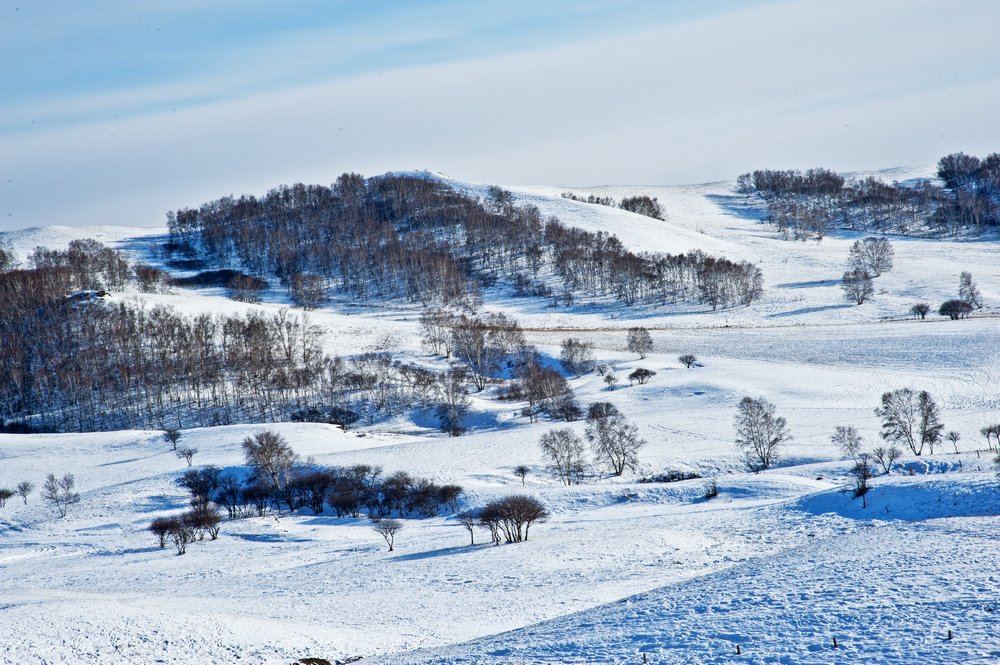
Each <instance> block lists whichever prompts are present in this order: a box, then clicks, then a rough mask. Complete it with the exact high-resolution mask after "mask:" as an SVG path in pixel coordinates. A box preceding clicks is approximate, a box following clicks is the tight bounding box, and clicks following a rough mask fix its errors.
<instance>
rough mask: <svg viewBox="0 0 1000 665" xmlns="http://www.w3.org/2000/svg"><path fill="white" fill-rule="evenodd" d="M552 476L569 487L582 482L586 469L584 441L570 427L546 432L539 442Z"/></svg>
mask: <svg viewBox="0 0 1000 665" xmlns="http://www.w3.org/2000/svg"><path fill="white" fill-rule="evenodd" d="M538 443H539V445H540V446H541V448H542V456H543V457H545V460H546V462H548V467H549V470H550V471H552V475H554V476H555V477H556V478H558V479H559V480H561V481H562V482H564V483H565V484H567V485H574V484H578V483H579V482H580V479H581V477H582V476H583V472H584V469H585V468H586V459H585V458H584V450H583V441H582V440H581V439H580V437H579V436H577V435H576V433H575V432H574V431H573V430H571V429H569V428H568V427H566V428H563V429H554V430H551V431H549V432H546V433H545V434H543V435H542V438H541V439H540V440H539V442H538Z"/></svg>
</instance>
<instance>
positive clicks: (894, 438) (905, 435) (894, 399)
mask: <svg viewBox="0 0 1000 665" xmlns="http://www.w3.org/2000/svg"><path fill="white" fill-rule="evenodd" d="M875 415H876V416H878V417H879V418H881V419H882V438H883V439H885V440H886V441H888V442H890V443H896V444H905V445H906V446H908V447H909V448H910V450H911V451H913V454H914V455H918V456H919V455H921V454H923V452H924V446H925V445H929V446H930V451H931V454H934V444H935V443H937V442H938V441H940V440H941V430H942V429H944V425H943V424H941V422H940V421H939V419H938V408H937V404H936V403H935V402H934V400H933V398H931V396H930V394H928V393H927V391H926V390H922V391H920V392H919V393H916V392H914V391H912V390H910V389H909V388H901V389H899V390H893V391H891V392H887V393H883V394H882V406H881V407H879V408H876V409H875Z"/></svg>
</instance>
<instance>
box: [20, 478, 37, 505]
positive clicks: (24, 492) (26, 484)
mask: <svg viewBox="0 0 1000 665" xmlns="http://www.w3.org/2000/svg"><path fill="white" fill-rule="evenodd" d="M34 489H35V485H34V483H32V482H30V481H27V480H24V481H22V482H20V483H18V484H17V493H18V495H20V497H21V499H23V500H24V505H28V495H29V494H31V492H32V491H33V490H34Z"/></svg>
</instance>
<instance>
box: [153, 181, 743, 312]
mask: <svg viewBox="0 0 1000 665" xmlns="http://www.w3.org/2000/svg"><path fill="white" fill-rule="evenodd" d="M641 199H642V197H640V198H639V199H637V200H636V201H632V200H631V199H630V200H629V201H630V202H629V204H628V205H629V206H631V207H633V208H635V209H636V210H640V211H641V210H642V209H644V208H645V207H646V206H647V205H654V204H655V205H658V204H656V202H655V200H649V201H648V202H647V201H645V200H641ZM623 203H624V202H623ZM167 222H168V226H169V228H170V242H169V243H168V244H167V246H166V248H165V249H166V250H167V252H168V253H169V254H171V255H174V254H178V253H179V254H180V255H181V256H184V257H188V258H189V259H195V258H197V259H200V260H203V261H206V262H207V263H208V264H210V265H212V266H213V267H215V268H218V269H227V268H233V267H236V266H238V267H240V268H241V269H242V270H244V271H246V272H247V273H249V274H251V275H253V276H256V277H258V278H262V279H263V278H267V277H270V276H273V277H275V278H277V279H278V280H279V281H280V283H281V284H282V285H284V286H285V287H286V288H288V289H289V290H290V292H291V291H294V290H295V284H296V282H298V283H299V284H301V283H303V280H305V281H306V282H311V285H312V286H313V287H314V288H315V287H317V286H318V287H321V288H322V289H326V288H328V289H333V290H336V291H339V292H341V293H344V294H346V295H348V296H350V297H352V298H355V299H358V300H371V299H385V298H390V299H403V300H407V301H411V302H419V303H421V304H424V305H427V306H457V307H466V308H469V309H471V310H473V311H474V310H475V309H476V308H477V307H478V304H479V303H480V302H481V295H480V292H481V289H482V288H484V287H491V286H494V285H496V284H497V283H498V282H500V281H503V282H506V283H507V284H509V285H513V286H515V287H516V288H515V290H517V291H518V292H520V293H548V292H550V291H549V290H547V289H548V287H546V286H545V281H546V280H558V281H559V282H561V283H562V294H561V295H562V302H564V303H569V302H572V301H573V299H574V298H575V297H579V296H584V295H587V296H591V297H609V298H614V299H616V300H618V301H620V302H622V303H623V304H625V305H633V304H636V303H638V302H647V303H668V302H670V303H672V302H678V301H697V302H701V303H707V304H710V305H711V306H712V307H713V309H715V308H717V307H719V306H732V305H738V304H749V303H750V302H752V301H753V300H754V299H756V298H758V297H759V296H760V294H761V283H762V280H761V274H760V270H759V269H758V268H756V267H755V266H753V265H751V264H749V263H745V262H739V263H735V262H731V261H728V260H727V259H724V258H717V257H711V256H708V255H706V254H704V253H702V252H691V253H688V254H685V255H678V256H674V255H669V254H661V253H641V254H636V253H634V252H631V251H628V250H627V249H625V248H624V246H623V245H622V243H621V241H619V240H618V238H617V237H616V236H614V235H611V234H608V233H603V232H596V233H593V232H589V231H583V230H580V229H573V228H570V227H567V226H565V225H564V224H562V223H561V222H560V221H559V220H558V219H556V218H555V217H549V218H548V219H544V218H543V217H542V215H541V213H540V211H539V210H538V209H537V208H536V207H533V206H527V205H516V204H515V202H514V198H513V195H512V194H511V193H510V192H507V191H505V190H503V189H500V188H498V187H491V188H490V189H489V190H488V192H487V194H486V195H485V196H484V197H483V198H474V197H471V196H467V195H465V194H463V193H461V192H458V191H456V190H454V189H452V188H450V187H448V186H447V185H444V184H442V183H439V182H435V181H433V180H430V179H427V178H421V177H415V176H405V175H384V176H381V177H377V178H369V179H365V178H363V177H362V176H360V175H357V174H344V175H342V176H340V178H338V180H337V181H336V182H335V183H334V184H333V185H331V186H330V187H325V186H320V185H309V186H307V185H303V184H296V185H292V186H290V187H289V186H282V187H278V188H275V189H272V190H271V191H270V192H268V193H267V194H266V195H265V196H263V197H259V198H258V197H255V196H241V197H239V198H234V197H225V198H222V199H218V200H216V201H212V202H209V203H205V204H203V205H201V206H199V207H197V208H183V209H180V210H177V211H172V212H170V213H169V214H168V216H167Z"/></svg>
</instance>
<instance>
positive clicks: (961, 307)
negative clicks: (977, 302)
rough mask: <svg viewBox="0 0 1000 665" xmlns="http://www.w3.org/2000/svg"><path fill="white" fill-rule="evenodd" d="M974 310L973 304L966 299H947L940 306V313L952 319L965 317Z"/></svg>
mask: <svg viewBox="0 0 1000 665" xmlns="http://www.w3.org/2000/svg"><path fill="white" fill-rule="evenodd" d="M971 312H972V305H971V304H970V303H967V302H965V301H964V300H945V301H944V302H943V303H941V307H939V308H938V314H940V315H941V316H947V317H948V318H949V319H951V320H952V321H957V320H958V319H964V318H965V317H967V316H968V315H969V314H970V313H971Z"/></svg>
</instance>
